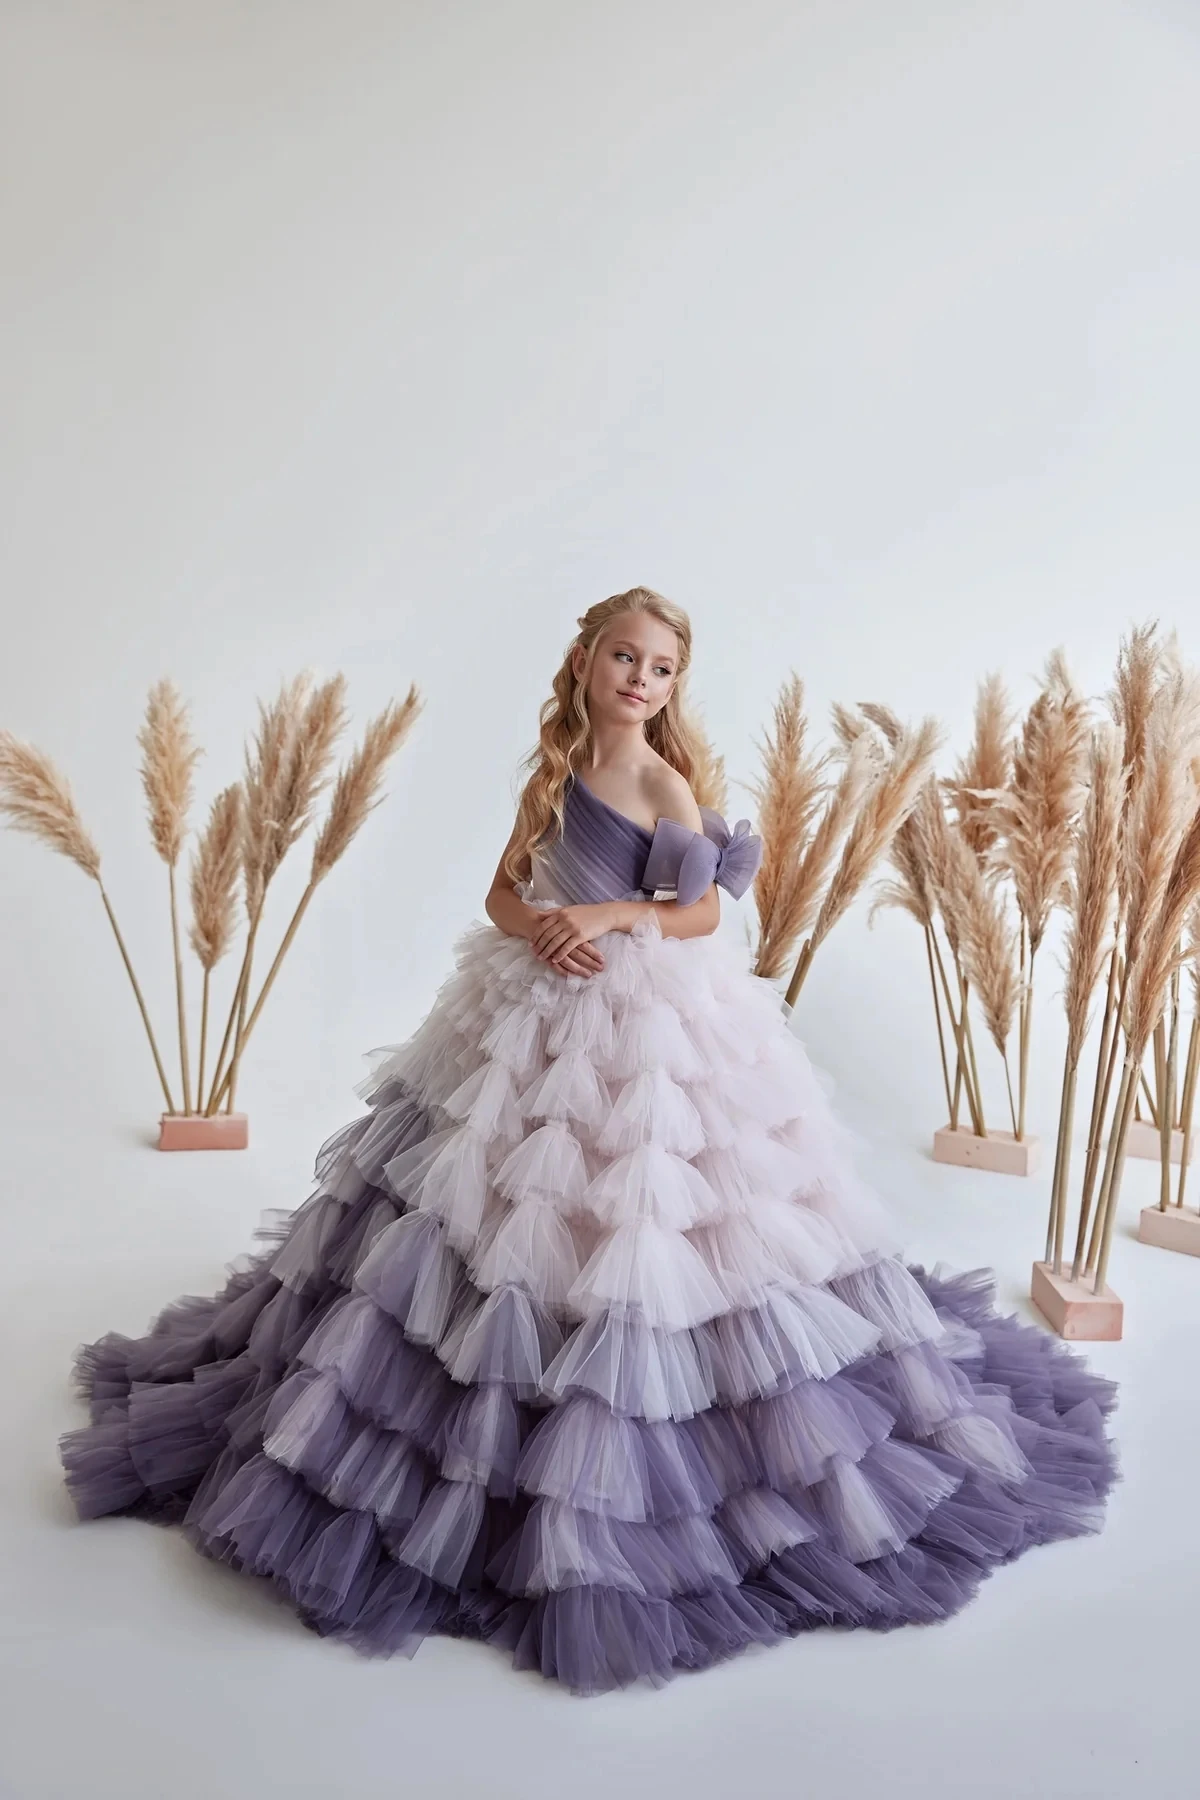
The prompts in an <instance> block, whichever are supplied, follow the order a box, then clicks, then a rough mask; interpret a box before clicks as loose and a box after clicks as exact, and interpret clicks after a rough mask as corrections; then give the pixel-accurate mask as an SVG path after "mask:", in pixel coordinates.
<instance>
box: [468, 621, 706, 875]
mask: <svg viewBox="0 0 1200 1800" xmlns="http://www.w3.org/2000/svg"><path fill="white" fill-rule="evenodd" d="M629 613H649V614H650V615H651V617H652V618H655V619H659V620H660V621H661V622H662V624H664V625H666V626H667V627H668V628H669V629H670V630H671V631H673V632H674V633H675V636H676V638H677V639H678V642H679V660H678V668H677V673H676V680H675V685H674V686H673V688H672V689H671V697H670V699H669V700H668V701H667V703H666V705H665V706H663V707H662V708H661V709H660V710H659V711H658V712H656V713H655V715H654V717H653V718H652V719H648V720H647V721H646V726H645V733H646V742H647V743H648V744H650V745H651V747H652V748H653V749H655V750H657V752H658V754H659V755H660V756H661V757H662V758H663V759H664V761H666V762H668V763H670V765H671V767H672V768H673V769H678V771H679V773H680V774H681V775H682V776H683V778H684V780H685V781H689V782H690V781H691V780H692V776H693V774H694V773H695V772H696V771H697V770H700V769H704V768H705V767H706V766H707V754H708V751H707V742H706V740H705V738H704V736H703V734H702V733H701V731H700V729H699V727H698V726H697V725H696V724H695V723H694V722H693V721H692V719H691V718H690V717H689V716H688V712H687V705H686V700H685V694H684V681H685V677H686V674H687V669H688V665H689V663H690V662H691V659H692V625H691V620H690V619H689V618H688V616H687V614H686V613H685V612H684V610H683V608H682V606H676V604H675V602H674V601H673V600H667V599H665V598H664V597H663V595H662V594H656V593H655V591H654V589H653V588H646V587H635V588H630V589H629V591H628V593H625V594H613V595H611V596H610V597H609V598H608V599H607V600H598V601H597V602H596V604H595V606H589V607H588V609H587V611H586V612H585V613H583V614H582V615H581V617H580V619H579V621H578V623H579V631H578V632H577V634H576V635H575V637H573V638H572V639H571V642H570V643H569V644H568V645H567V649H566V654H565V655H564V657H563V660H562V665H561V667H560V668H559V671H558V673H557V675H556V676H555V677H554V682H553V688H554V692H553V696H552V697H551V698H550V699H549V700H547V701H545V702H544V704H543V706H542V710H541V722H540V727H539V735H538V743H537V746H536V748H534V749H533V750H531V751H530V753H529V755H528V756H527V757H525V759H524V761H523V763H522V765H521V766H522V767H523V768H528V769H530V770H531V771H532V773H531V774H530V776H529V778H528V780H527V781H526V783H525V786H524V788H523V790H522V793H521V800H520V804H519V806H518V807H517V819H516V825H515V828H514V837H513V843H512V848H511V849H510V850H509V851H508V853H507V855H506V856H505V858H504V862H503V865H502V866H503V869H504V873H505V874H506V875H507V876H508V877H509V879H510V880H512V881H523V880H527V879H528V877H529V875H530V872H531V868H532V854H533V852H534V850H536V849H538V848H540V847H541V846H542V845H543V844H544V843H545V842H547V841H550V840H552V839H554V838H556V837H557V836H558V835H559V834H560V833H561V831H562V828H563V814H564V806H565V799H566V785H567V780H568V778H569V777H570V776H571V775H572V774H573V773H574V771H575V769H576V767H577V766H578V765H579V763H580V762H581V761H582V759H583V754H584V752H585V751H586V749H587V748H588V745H589V743H590V741H591V735H592V725H591V720H590V719H589V718H588V711H587V684H588V679H589V677H590V675H591V672H592V664H593V662H594V661H595V657H596V651H597V648H598V646H599V644H600V641H601V639H602V638H603V637H604V635H605V633H606V632H607V630H608V627H609V626H610V625H612V624H613V623H614V622H615V621H616V620H618V619H621V618H624V617H625V616H626V615H627V614H629ZM576 649H582V650H583V651H584V653H585V656H586V659H587V660H586V662H585V664H584V670H583V675H582V676H577V675H576V674H575V671H574V668H573V667H572V656H573V653H574V651H575V650H576Z"/></svg>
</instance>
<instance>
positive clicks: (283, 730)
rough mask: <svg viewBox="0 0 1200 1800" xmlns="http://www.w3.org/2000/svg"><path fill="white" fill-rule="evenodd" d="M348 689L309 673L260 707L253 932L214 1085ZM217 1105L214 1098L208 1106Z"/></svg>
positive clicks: (247, 880)
mask: <svg viewBox="0 0 1200 1800" xmlns="http://www.w3.org/2000/svg"><path fill="white" fill-rule="evenodd" d="M345 692H346V678H345V676H344V675H335V676H333V677H332V679H331V680H329V681H326V682H323V683H321V685H320V686H319V687H317V688H316V689H315V690H314V689H313V687H312V677H311V676H310V675H309V674H307V673H304V674H300V675H297V676H295V677H293V679H292V680H291V681H286V682H284V683H283V684H282V686H281V687H280V690H279V693H278V695H277V696H276V698H275V700H274V701H273V702H272V703H271V704H270V705H269V706H263V705H262V704H261V702H260V704H259V709H258V710H259V723H258V729H257V731H256V732H255V735H254V739H253V742H252V744H251V746H250V747H249V748H248V750H247V753H246V772H245V776H244V778H243V788H244V796H245V798H244V827H243V832H242V866H243V891H244V894H245V901H246V911H247V916H248V918H249V930H248V932H247V936H246V948H245V952H244V954H243V957H242V966H241V969H240V970H239V972H238V979H237V984H236V986H235V989H234V995H233V1001H232V1003H231V1005H230V1010H229V1018H228V1020H227V1022H226V1025H225V1033H224V1036H223V1038H222V1040H221V1048H220V1051H219V1053H218V1056H217V1066H216V1069H215V1070H214V1074H213V1086H214V1088H215V1087H216V1085H217V1083H218V1081H220V1080H221V1079H223V1077H224V1075H225V1074H226V1073H227V1072H228V1069H229V1067H230V1066H231V1065H232V1060H233V1058H234V1057H235V1056H236V1053H237V1044H238V1039H239V1038H240V1036H241V1034H242V1032H243V1030H244V1029H245V1024H246V1008H247V1005H248V1002H249V994H250V981H251V973H252V970H253V965H254V952H255V947H256V944H257V941H258V928H259V924H260V921H261V919H262V913H263V907H264V905H265V903H266V896H267V889H268V888H269V887H270V885H271V882H272V881H273V880H274V878H275V875H276V874H277V872H278V870H279V867H280V864H281V863H282V862H283V859H284V857H285V856H286V855H287V853H288V851H289V850H290V849H291V848H292V846H293V844H295V843H296V841H297V840H298V839H299V838H300V837H301V836H302V835H303V833H304V832H305V831H306V830H307V829H308V826H309V824H310V823H311V821H312V816H313V810H314V807H315V804H316V801H317V800H318V798H319V797H320V795H321V794H322V793H323V792H324V790H325V789H326V788H327V787H328V785H329V780H330V775H331V771H332V766H333V753H334V749H335V746H336V743H337V740H338V738H339V737H340V735H341V733H342V731H343V730H344V729H345V725H346V711H345V705H344V700H345ZM227 1058H228V1059H229V1060H228V1061H227V1060H226V1059H227ZM234 1098H236V1089H233V1090H231V1092H230V1107H231V1109H232V1104H233V1100H234ZM211 1108H212V1101H211V1097H210V1099H209V1102H208V1106H207V1107H206V1111H210V1112H211Z"/></svg>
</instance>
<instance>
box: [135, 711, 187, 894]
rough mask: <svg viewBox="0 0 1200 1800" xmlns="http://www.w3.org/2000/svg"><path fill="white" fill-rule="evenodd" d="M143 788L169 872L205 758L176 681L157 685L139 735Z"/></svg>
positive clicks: (157, 845) (176, 857) (180, 846)
mask: <svg viewBox="0 0 1200 1800" xmlns="http://www.w3.org/2000/svg"><path fill="white" fill-rule="evenodd" d="M138 743H139V745H140V746H141V751H142V770H141V773H142V788H143V790H144V792H145V795H146V804H147V807H148V809H149V814H150V837H151V840H152V842H153V844H154V848H155V850H156V851H157V852H158V854H159V856H161V857H162V859H163V861H164V862H165V863H167V864H169V865H170V866H171V867H174V865H175V864H176V863H177V862H178V861H179V855H180V852H181V850H182V849H183V843H184V839H185V838H186V836H187V829H188V814H189V813H190V811H191V808H192V777H193V772H194V770H195V767H196V764H197V763H198V762H199V760H200V757H201V754H202V753H201V751H200V750H199V749H198V748H197V746H196V744H195V742H194V740H193V738H192V734H191V730H190V728H189V726H188V716H187V707H186V706H185V705H184V702H183V699H182V697H181V695H180V693H179V690H178V688H176V686H175V683H174V682H173V681H168V680H163V681H156V682H155V684H154V686H153V687H152V688H151V690H150V698H149V700H148V702H147V705H146V717H145V720H144V722H143V724H142V728H141V730H140V731H139V732H138Z"/></svg>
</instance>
